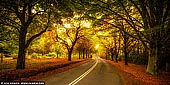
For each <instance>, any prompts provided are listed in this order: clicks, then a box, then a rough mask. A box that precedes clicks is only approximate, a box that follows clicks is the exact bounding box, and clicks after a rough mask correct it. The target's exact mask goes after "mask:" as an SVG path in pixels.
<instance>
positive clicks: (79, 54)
mask: <svg viewBox="0 0 170 85" xmlns="http://www.w3.org/2000/svg"><path fill="white" fill-rule="evenodd" d="M80 56H81V51H80V50H79V59H80Z"/></svg>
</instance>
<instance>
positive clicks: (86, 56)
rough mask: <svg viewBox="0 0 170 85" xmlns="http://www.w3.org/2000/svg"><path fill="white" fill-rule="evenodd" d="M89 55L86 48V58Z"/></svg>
mask: <svg viewBox="0 0 170 85" xmlns="http://www.w3.org/2000/svg"><path fill="white" fill-rule="evenodd" d="M87 57H88V52H87V50H86V59H87Z"/></svg>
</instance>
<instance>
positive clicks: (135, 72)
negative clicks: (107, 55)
mask: <svg viewBox="0 0 170 85" xmlns="http://www.w3.org/2000/svg"><path fill="white" fill-rule="evenodd" d="M107 62H109V63H111V64H112V65H114V66H115V67H116V68H117V70H118V73H119V75H120V77H121V78H122V81H123V84H124V85H170V72H163V71H161V72H160V74H159V75H158V76H153V75H150V74H148V73H146V65H135V64H131V63H129V64H128V66H126V65H124V62H122V61H120V62H118V63H116V62H114V61H110V60H107Z"/></svg>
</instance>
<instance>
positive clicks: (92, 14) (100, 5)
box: [0, 0, 170, 75]
mask: <svg viewBox="0 0 170 85" xmlns="http://www.w3.org/2000/svg"><path fill="white" fill-rule="evenodd" d="M169 5H170V1H169V0H1V1H0V34H1V36H0V52H1V53H4V54H13V53H17V52H18V54H17V57H16V58H17V65H16V69H24V68H25V60H26V57H27V54H28V55H31V54H34V53H38V54H41V55H42V56H43V55H46V54H49V53H51V55H52V52H55V54H56V56H57V58H58V57H59V56H61V55H62V54H63V53H65V54H67V58H68V60H69V61H71V59H72V55H73V54H78V57H79V58H85V57H86V58H88V57H91V55H92V53H95V52H98V53H99V55H100V56H101V57H103V58H106V59H111V60H115V61H116V62H118V61H119V60H124V61H125V65H128V62H133V63H134V62H137V61H138V62H142V63H143V64H147V69H146V72H148V73H150V74H153V75H156V74H158V72H159V70H160V69H163V68H165V69H168V68H169V64H170V58H169V56H168V55H169V51H170V6H169ZM98 43H100V47H99V48H98ZM95 46H97V48H95ZM101 46H102V47H101ZM96 50H98V51H96ZM2 58H3V56H2ZM1 60H2V59H1Z"/></svg>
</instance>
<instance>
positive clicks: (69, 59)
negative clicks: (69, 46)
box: [68, 51, 72, 61]
mask: <svg viewBox="0 0 170 85" xmlns="http://www.w3.org/2000/svg"><path fill="white" fill-rule="evenodd" d="M71 54H72V51H69V52H68V61H71Z"/></svg>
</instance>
